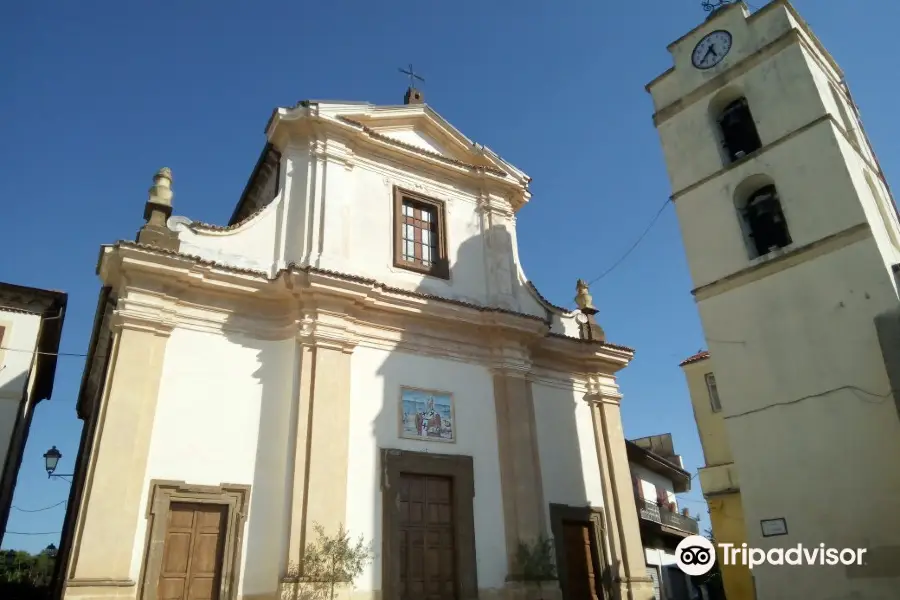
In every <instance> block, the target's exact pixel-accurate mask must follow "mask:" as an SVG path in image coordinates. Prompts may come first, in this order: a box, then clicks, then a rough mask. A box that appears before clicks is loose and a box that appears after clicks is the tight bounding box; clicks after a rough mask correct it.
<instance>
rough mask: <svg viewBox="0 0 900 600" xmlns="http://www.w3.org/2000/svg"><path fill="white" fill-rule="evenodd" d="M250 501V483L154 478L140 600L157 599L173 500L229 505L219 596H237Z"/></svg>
mask: <svg viewBox="0 0 900 600" xmlns="http://www.w3.org/2000/svg"><path fill="white" fill-rule="evenodd" d="M249 501H250V486H249V485H239V484H231V483H223V484H221V485H219V486H209V485H191V484H187V483H185V482H184V481H168V480H159V479H154V480H152V481H151V482H150V498H149V499H148V502H147V514H146V518H147V534H146V544H145V549H144V560H143V564H142V565H141V578H140V589H139V590H138V600H157V596H156V593H157V586H158V585H159V574H160V571H161V569H162V560H163V551H164V549H165V544H166V526H167V524H168V518H167V517H168V514H169V507H170V506H171V505H172V503H173V502H186V503H190V504H218V505H224V506H226V507H227V513H226V517H225V531H224V532H223V535H224V538H225V539H224V543H223V550H222V572H221V574H220V576H219V598H220V600H234V599H235V598H237V589H238V576H239V574H240V570H241V548H242V547H243V540H244V525H245V523H246V517H247V504H248V502H249Z"/></svg>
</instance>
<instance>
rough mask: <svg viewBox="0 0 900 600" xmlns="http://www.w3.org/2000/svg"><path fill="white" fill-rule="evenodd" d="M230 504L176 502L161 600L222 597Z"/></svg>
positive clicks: (161, 581) (172, 509)
mask: <svg viewBox="0 0 900 600" xmlns="http://www.w3.org/2000/svg"><path fill="white" fill-rule="evenodd" d="M227 510H228V509H227V507H226V506H224V505H220V504H200V503H196V504H195V503H187V502H173V503H172V504H171V506H170V508H169V514H168V520H167V526H166V541H165V547H164V549H163V560H162V565H161V568H160V574H159V585H158V587H157V600H219V589H220V583H221V577H222V556H223V550H224V538H225V518H226V515H227Z"/></svg>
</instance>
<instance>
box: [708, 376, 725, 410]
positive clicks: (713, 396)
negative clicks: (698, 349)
mask: <svg viewBox="0 0 900 600" xmlns="http://www.w3.org/2000/svg"><path fill="white" fill-rule="evenodd" d="M706 389H707V390H709V405H710V406H711V407H712V411H713V412H719V411H720V410H722V404H721V403H720V402H719V390H718V388H716V376H715V375H713V374H712V373H707V374H706Z"/></svg>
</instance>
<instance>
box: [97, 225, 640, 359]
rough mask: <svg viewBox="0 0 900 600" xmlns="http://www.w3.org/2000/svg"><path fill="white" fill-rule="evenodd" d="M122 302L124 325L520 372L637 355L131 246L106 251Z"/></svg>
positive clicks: (106, 270) (295, 272)
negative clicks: (387, 351) (422, 356)
mask: <svg viewBox="0 0 900 600" xmlns="http://www.w3.org/2000/svg"><path fill="white" fill-rule="evenodd" d="M98 271H99V273H100V275H101V278H102V279H103V281H104V283H105V285H109V286H111V287H112V288H113V289H115V290H117V292H118V295H119V297H120V302H119V307H118V309H117V311H116V319H117V323H119V324H120V325H121V324H123V323H126V322H128V323H130V324H131V325H130V326H132V327H146V328H153V329H154V330H156V331H158V332H159V333H160V334H166V333H167V332H168V331H170V330H171V328H172V327H174V326H178V327H183V328H185V329H190V330H196V331H206V332H213V333H218V334H223V335H227V334H228V333H239V334H246V335H250V336H252V337H254V338H256V339H270V340H278V339H289V338H291V337H296V339H297V340H298V342H299V343H303V344H315V345H327V344H330V346H329V347H333V348H336V349H340V350H342V351H345V352H350V351H352V350H353V348H355V347H356V346H357V345H365V346H369V347H380V348H415V349H416V350H414V351H419V352H423V353H427V354H432V355H441V356H447V357H448V358H452V359H456V360H468V361H470V362H479V363H481V364H484V365H486V366H489V367H491V368H500V369H506V370H509V369H513V370H519V371H521V372H523V373H526V372H528V371H530V370H531V369H532V368H540V369H545V370H551V371H564V372H569V373H594V372H602V373H615V372H616V371H618V370H620V369H621V368H623V367H625V366H626V365H627V364H628V362H630V360H631V358H632V356H633V353H634V351H633V350H631V349H630V348H626V347H624V346H617V345H614V344H608V343H598V342H589V343H586V342H584V341H582V340H578V339H575V338H569V337H566V336H561V335H557V334H551V333H550V323H549V322H548V321H546V320H545V319H542V318H540V317H536V316H534V315H529V314H524V313H519V312H516V311H512V310H508V309H503V308H497V307H489V306H481V305H477V304H473V303H470V302H465V301H462V300H455V299H452V298H444V297H440V296H434V295H431V294H423V293H419V292H413V291H410V290H403V289H399V288H393V287H390V286H387V285H384V284H381V283H379V282H377V281H375V280H372V279H368V278H365V277H359V276H354V275H349V274H344V273H336V272H332V271H326V270H322V269H317V268H313V267H303V268H301V267H295V266H293V265H291V266H289V267H288V268H286V269H283V270H281V271H279V272H278V273H276V274H275V276H274V277H271V276H269V274H267V273H264V272H262V271H254V270H251V269H238V268H232V267H229V266H226V265H221V264H217V263H213V262H211V261H207V260H204V259H201V258H199V257H195V256H188V255H184V254H179V253H175V252H171V251H166V250H161V249H158V248H152V247H146V246H141V245H139V244H136V243H134V242H119V243H118V244H116V245H114V246H111V247H108V248H107V249H106V251H105V252H104V253H103V256H102V258H101V261H100V266H99V269H98Z"/></svg>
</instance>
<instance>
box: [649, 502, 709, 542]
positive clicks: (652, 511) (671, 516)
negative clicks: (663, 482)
mask: <svg viewBox="0 0 900 600" xmlns="http://www.w3.org/2000/svg"><path fill="white" fill-rule="evenodd" d="M637 505H638V514H639V515H640V517H641V518H642V519H646V520H647V521H653V522H654V523H659V524H661V525H665V526H666V527H672V528H674V529H680V530H681V531H687V532H688V533H692V534H695V535H696V534H699V533H700V525H699V523H697V521H695V520H694V519H692V518H690V517H686V516H684V515H681V514H678V513H677V512H672V511H671V510H669V509H668V508H666V507H665V506H660V505H659V504H657V503H656V502H652V501H649V500H638V501H637Z"/></svg>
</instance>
